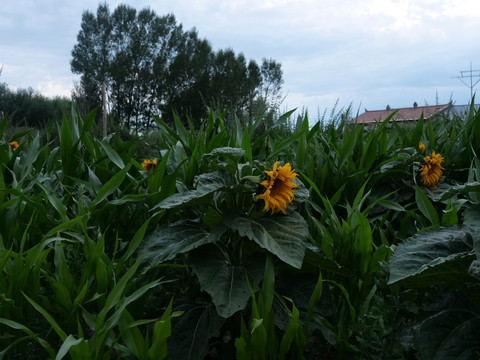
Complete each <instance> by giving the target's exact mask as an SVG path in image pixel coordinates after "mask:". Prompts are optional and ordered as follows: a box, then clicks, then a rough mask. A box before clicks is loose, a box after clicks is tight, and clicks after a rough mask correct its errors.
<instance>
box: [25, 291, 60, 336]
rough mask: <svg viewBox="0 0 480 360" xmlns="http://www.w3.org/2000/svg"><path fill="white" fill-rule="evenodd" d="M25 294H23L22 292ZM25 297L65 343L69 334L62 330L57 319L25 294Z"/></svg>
mask: <svg viewBox="0 0 480 360" xmlns="http://www.w3.org/2000/svg"><path fill="white" fill-rule="evenodd" d="M22 293H23V292H22ZM23 296H25V298H26V299H27V300H28V302H29V303H30V304H32V306H33V307H34V308H35V309H36V310H37V311H38V312H39V313H40V314H42V315H43V317H44V318H45V319H46V320H47V321H48V322H49V323H50V326H51V327H52V328H53V330H55V332H56V333H57V335H58V336H59V337H60V339H62V341H65V340H66V339H67V334H65V332H64V331H63V330H62V328H61V327H60V326H59V325H58V323H57V322H56V321H55V319H54V318H53V317H52V316H51V315H50V314H49V313H48V312H47V311H46V310H45V309H44V308H42V307H41V306H40V305H38V304H37V303H36V302H35V301H33V300H32V299H30V298H29V297H28V296H27V295H26V294H25V293H23Z"/></svg>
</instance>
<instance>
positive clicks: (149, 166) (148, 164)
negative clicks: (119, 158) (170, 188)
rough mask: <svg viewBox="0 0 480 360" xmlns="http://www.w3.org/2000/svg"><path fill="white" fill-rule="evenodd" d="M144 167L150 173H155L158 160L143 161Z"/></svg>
mask: <svg viewBox="0 0 480 360" xmlns="http://www.w3.org/2000/svg"><path fill="white" fill-rule="evenodd" d="M142 167H143V168H144V169H145V170H146V171H148V172H151V171H155V168H156V167H157V160H155V159H153V160H143V163H142Z"/></svg>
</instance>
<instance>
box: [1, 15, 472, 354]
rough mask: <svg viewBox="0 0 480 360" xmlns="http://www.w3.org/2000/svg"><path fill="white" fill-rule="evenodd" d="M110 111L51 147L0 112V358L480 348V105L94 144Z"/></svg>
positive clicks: (166, 131)
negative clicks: (410, 121) (291, 180)
mask: <svg viewBox="0 0 480 360" xmlns="http://www.w3.org/2000/svg"><path fill="white" fill-rule="evenodd" d="M104 10H105V9H103V10H102V11H104ZM99 14H100V15H101V16H100V17H102V16H105V17H107V15H108V14H106V13H99ZM99 14H97V20H98V16H99ZM115 14H116V16H118V17H119V18H123V19H130V18H132V19H133V18H134V17H135V16H138V18H140V19H143V20H142V21H145V22H148V21H150V20H149V19H150V18H149V16H153V15H152V13H150V12H148V11H146V12H141V13H138V14H137V13H136V12H133V11H131V10H129V8H127V7H123V8H122V10H118V12H116V13H115ZM85 16H87V17H88V14H87V15H85ZM108 16H110V15H108ZM90 20H91V19H90ZM90 20H89V21H90ZM127 23H128V22H127ZM127 23H126V24H127ZM107 25H108V24H107V23H105V24H103V25H102V26H107ZM99 26H100V25H99ZM102 29H104V30H108V31H114V29H113V28H112V29H109V28H108V27H102ZM115 31H116V30H115ZM115 34H116V36H120V35H121V33H120V32H117V33H115ZM192 39H193V38H192ZM192 41H193V40H192ZM132 44H133V43H132ZM138 49H139V50H140V49H141V47H139V48H138ZM233 55H234V54H228V53H226V52H225V53H223V54H222V56H223V57H224V60H225V61H227V60H229V59H230V60H231V61H232V62H234V61H240V62H242V61H243V60H242V59H241V58H240V59H239V58H237V57H236V56H233ZM117 60H118V61H120V60H121V59H117ZM219 60H221V59H220V57H219ZM230 60H229V61H230ZM178 61H180V60H178ZM182 61H185V62H188V59H184V60H182ZM177 65H178V64H177ZM250 70H251V71H252V73H253V72H254V71H256V70H255V69H254V67H250ZM274 70H275V69H274ZM277 70H278V69H277ZM259 71H260V73H261V71H262V69H260V70H259ZM219 81H220V80H219ZM222 81H223V80H222ZM135 86H137V85H135ZM96 115H97V113H96V112H95V111H93V112H91V113H89V114H88V115H87V116H86V117H84V119H82V118H81V117H80V116H79V115H78V112H77V111H76V109H75V108H72V110H71V115H65V116H64V117H63V118H62V121H61V122H59V123H58V125H57V127H56V128H55V127H53V126H52V127H51V128H50V130H49V133H48V134H47V136H46V138H47V141H48V142H47V143H46V144H45V143H44V141H45V137H44V136H40V135H37V134H35V133H33V132H21V133H17V134H14V135H10V134H9V132H8V131H9V129H8V124H7V122H8V121H9V120H8V118H4V119H1V120H0V139H2V140H1V141H0V269H1V272H0V294H1V296H0V330H1V332H2V337H1V338H0V357H2V358H13V357H15V356H16V357H23V358H26V359H33V358H58V359H62V358H63V359H65V358H72V359H92V358H95V359H109V358H139V359H157V358H158V359H162V358H172V359H178V358H186V359H198V360H202V359H206V358H209V356H210V357H214V356H218V357H221V358H233V357H236V358H239V359H255V358H258V359H267V358H268V359H312V358H322V357H323V358H337V359H400V358H406V359H408V358H422V359H424V358H425V359H444V358H445V359H447V358H454V357H455V358H471V357H475V356H476V355H478V352H479V351H480V350H479V346H478V341H477V339H476V337H475V336H474V335H472V334H475V333H476V331H477V330H478V328H479V324H480V322H479V316H480V315H479V314H480V295H479V294H480V292H479V289H480V284H479V281H480V259H479V255H480V226H479V224H478V217H479V215H480V207H479V199H480V195H479V192H480V172H479V169H480V163H479V161H478V159H477V157H476V154H477V153H478V151H477V145H478V144H477V140H475V138H474V135H472V134H476V133H477V132H478V131H477V130H478V129H477V128H478V126H477V125H476V123H477V116H478V115H477V114H476V113H475V111H474V109H471V111H470V112H469V113H468V114H467V115H466V117H465V118H462V119H460V118H452V119H448V118H446V119H444V120H443V121H436V122H426V121H423V120H420V121H419V122H418V123H416V124H414V125H413V126H412V127H403V126H396V125H393V126H392V127H390V122H389V119H386V120H385V121H383V122H382V123H379V124H377V126H376V128H375V129H374V131H370V132H365V131H364V129H363V127H361V126H359V125H355V124H352V123H347V122H340V123H339V124H334V123H332V125H331V126H327V127H324V126H322V125H321V124H319V123H317V124H314V125H313V126H311V124H310V122H309V119H308V117H307V116H301V117H299V118H298V121H297V124H296V127H295V129H294V130H292V131H293V132H292V133H287V132H285V131H284V125H285V124H286V123H288V122H289V121H290V120H289V119H290V116H291V115H292V112H289V113H287V114H285V115H284V116H282V117H280V118H279V119H278V120H277V121H273V123H271V124H269V123H268V121H270V120H269V119H268V117H264V118H257V120H255V121H252V122H250V123H248V122H247V123H244V122H242V121H241V120H240V119H239V118H238V117H234V116H229V115H228V114H227V112H225V113H217V112H215V111H213V110H209V113H208V116H207V117H206V118H205V119H204V120H203V121H202V122H200V123H198V124H194V123H193V121H191V119H190V120H189V119H188V118H185V117H183V116H182V115H174V116H173V117H172V121H171V122H167V121H164V120H161V119H160V118H156V119H155V122H156V124H157V126H158V128H159V132H158V133H157V135H156V137H145V138H143V139H142V141H144V142H146V141H150V142H152V143H151V144H150V145H151V146H149V148H148V149H145V150H143V149H141V146H142V145H139V144H142V142H141V141H140V139H139V138H135V139H130V140H126V141H122V140H121V139H119V138H118V137H117V136H115V135H109V136H107V137H106V138H104V139H101V140H100V139H98V138H96V137H95V136H93V135H92V129H93V127H94V126H95V118H96ZM52 124H53V123H52ZM55 129H56V130H57V131H56V132H55V131H54V130H55ZM262 129H265V131H264V132H262V131H260V130H262ZM465 129H466V130H465ZM12 141H17V142H18V144H19V147H18V148H17V149H13V147H10V146H9V143H10V142H12ZM153 141H154V142H153ZM419 141H422V142H423V143H424V144H425V145H426V148H427V153H430V151H433V150H435V151H436V152H437V153H440V154H442V156H443V157H444V158H445V162H444V163H442V166H443V167H444V168H445V170H444V171H443V174H442V176H441V177H440V180H439V182H438V184H437V185H436V186H435V187H426V186H423V185H421V181H420V178H419V169H420V165H421V164H422V161H424V160H423V156H425V155H423V154H422V153H421V152H420V150H419V149H418V142H419ZM140 151H143V154H144V155H143V156H141V157H140V156H137V154H139V153H140ZM153 159H155V160H156V166H152V167H151V168H149V171H146V170H145V169H144V168H143V167H142V165H141V163H142V161H143V160H153ZM275 162H278V163H279V164H285V163H287V162H288V163H290V164H291V165H292V169H295V172H296V173H297V174H299V176H298V177H297V178H296V179H295V184H296V185H297V187H296V188H294V196H295V198H294V200H293V202H292V203H291V204H288V206H287V208H286V213H285V214H283V213H279V214H274V215H272V214H270V213H265V212H263V207H264V201H263V200H260V199H258V198H256V195H258V194H260V193H263V192H264V191H265V187H264V186H263V185H260V183H261V182H262V180H264V179H266V177H267V175H266V174H265V171H269V170H271V169H272V166H273V164H274V163H275ZM276 190H278V189H275V190H273V191H276Z"/></svg>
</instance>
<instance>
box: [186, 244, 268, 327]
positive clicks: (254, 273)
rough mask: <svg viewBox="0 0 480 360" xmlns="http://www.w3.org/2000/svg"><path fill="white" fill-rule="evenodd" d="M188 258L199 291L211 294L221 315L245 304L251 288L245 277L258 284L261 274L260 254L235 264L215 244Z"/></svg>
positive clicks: (226, 315) (223, 315)
mask: <svg viewBox="0 0 480 360" xmlns="http://www.w3.org/2000/svg"><path fill="white" fill-rule="evenodd" d="M190 260H191V263H192V266H193V270H194V272H195V274H196V275H197V277H198V280H199V282H200V286H201V287H202V290H204V291H206V292H207V293H209V294H210V295H211V296H212V301H213V303H214V304H215V307H216V309H217V312H218V314H219V315H220V316H222V317H224V318H228V317H230V316H232V315H233V314H234V313H236V312H237V311H239V310H243V309H245V307H246V306H247V303H248V299H249V298H250V291H249V287H248V282H247V279H246V277H245V276H248V277H249V278H250V279H252V282H253V284H258V282H259V281H260V280H261V279H262V277H263V270H264V267H263V257H262V259H260V258H259V256H252V257H251V258H250V259H249V262H248V263H246V264H243V265H234V264H232V263H230V262H229V261H228V260H227V259H225V257H224V255H223V253H222V252H221V251H220V250H219V249H218V248H217V247H216V246H214V245H207V246H203V247H201V248H199V249H197V250H196V251H194V252H192V253H191V255H190Z"/></svg>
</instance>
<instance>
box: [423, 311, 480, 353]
mask: <svg viewBox="0 0 480 360" xmlns="http://www.w3.org/2000/svg"><path fill="white" fill-rule="evenodd" d="M479 332H480V318H479V317H478V314H476V313H473V312H471V311H468V310H467V309H458V308H453V309H447V310H443V311H441V312H439V313H438V314H435V315H433V316H431V317H429V318H427V319H426V320H424V321H423V322H422V323H421V324H420V325H419V326H418V327H417V329H416V331H415V343H416V345H417V348H418V350H419V352H420V358H421V359H434V360H447V359H478V354H480V342H479V341H478V334H479Z"/></svg>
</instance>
